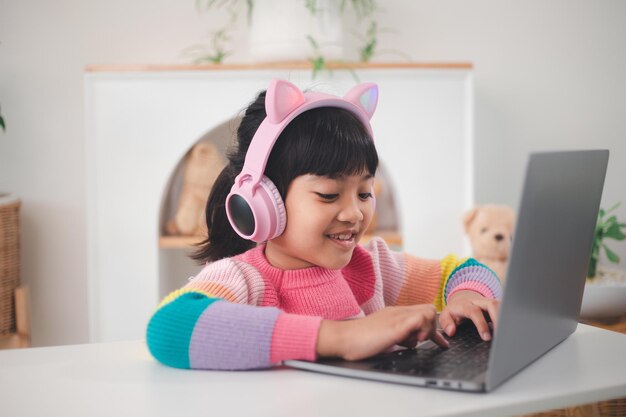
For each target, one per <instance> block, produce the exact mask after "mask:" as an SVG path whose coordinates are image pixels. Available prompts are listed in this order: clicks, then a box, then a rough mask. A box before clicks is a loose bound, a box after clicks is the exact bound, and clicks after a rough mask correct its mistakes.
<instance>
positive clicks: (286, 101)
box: [226, 79, 378, 242]
mask: <svg viewBox="0 0 626 417" xmlns="http://www.w3.org/2000/svg"><path fill="white" fill-rule="evenodd" d="M377 103H378V86H377V85H376V84H373V83H366V84H359V85H357V86H355V87H354V88H352V89H351V90H350V91H349V92H348V93H347V94H346V95H345V97H343V98H341V97H336V96H332V95H329V94H323V93H314V92H306V93H303V92H302V91H300V90H299V89H298V87H296V86H295V85H293V84H291V83H290V82H288V81H285V80H277V79H275V80H272V81H271V82H270V85H269V87H268V88H267V93H266V95H265V111H266V113H267V117H266V118H265V119H264V120H263V122H262V123H261V125H260V126H259V128H258V130H257V131H256V133H255V134H254V137H253V138H252V141H251V142H250V147H249V148H248V152H247V153H246V159H245V161H244V165H243V169H242V170H241V173H240V174H239V175H238V176H237V178H235V183H234V184H233V187H232V188H231V190H230V193H229V194H228V196H227V197H226V214H227V216H228V220H229V221H230V224H231V226H232V227H233V229H234V230H235V232H237V234H238V235H239V236H241V237H243V238H244V239H248V240H252V241H254V242H264V241H266V240H269V239H273V238H275V237H277V236H280V234H281V233H282V232H283V230H284V229H285V225H286V224H287V215H286V213H285V205H284V203H283V200H282V198H281V197H280V193H279V192H278V190H277V189H276V186H275V185H274V184H273V183H272V181H270V180H269V178H267V177H266V176H265V175H264V174H263V173H264V171H265V165H266V163H267V159H268V158H269V155H270V152H271V151H272V147H273V146H274V143H275V142H276V140H277V139H278V137H279V136H280V134H281V132H282V131H283V130H284V129H285V127H286V126H287V125H288V124H289V123H290V122H291V121H292V120H293V119H294V118H296V117H297V116H298V115H300V114H302V113H304V112H305V111H307V110H311V109H314V108H318V107H338V108H342V109H346V110H349V111H350V112H352V113H354V114H355V115H356V116H357V117H358V118H359V120H361V122H363V125H364V126H365V128H366V129H367V131H368V132H369V134H370V136H372V137H373V134H372V127H371V126H370V119H371V118H372V115H373V114H374V110H376V104H377Z"/></svg>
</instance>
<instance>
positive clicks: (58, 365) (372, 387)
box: [0, 325, 626, 417]
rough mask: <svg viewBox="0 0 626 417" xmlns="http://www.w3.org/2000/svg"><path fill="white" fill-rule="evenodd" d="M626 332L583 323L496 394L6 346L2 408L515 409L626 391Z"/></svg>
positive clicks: (492, 412)
mask: <svg viewBox="0 0 626 417" xmlns="http://www.w3.org/2000/svg"><path fill="white" fill-rule="evenodd" d="M625 353H626V335H622V334H618V333H615V332H610V331H607V330H601V329H598V328H594V327H590V326H586V325H580V326H579V327H578V329H577V331H576V332H575V333H574V334H573V335H572V336H571V337H570V338H568V339H567V340H566V341H564V342H563V343H562V344H560V345H559V346H557V347H556V348H554V349H553V350H552V351H550V352H548V353H547V354H546V355H544V356H543V357H542V358H540V359H539V360H538V361H536V362H535V363H533V364H532V365H530V366H529V367H528V368H526V369H525V370H524V371H522V372H521V373H520V374H518V375H516V376H514V377H513V378H512V379H510V380H509V381H507V382H505V383H504V384H503V385H501V386H500V387H498V388H497V389H496V390H495V391H493V392H491V393H489V394H468V393H457V392H449V391H440V390H435V389H427V388H418V387H410V386H403V385H396V384H388V383H382V382H372V381H364V380H356V379H350V378H343V377H337V376H329V375H323V374H316V373H311V372H305V371H298V370H292V369H287V368H275V369H271V370H263V371H246V372H215V371H189V370H178V369H173V368H168V367H165V366H162V365H160V364H158V363H156V362H155V361H154V360H153V359H152V357H151V356H150V354H149V353H148V351H147V348H146V346H145V344H144V343H143V342H141V341H133V342H114V343H102V344H91V345H73V346H62V347H49V348H34V349H17V350H7V351H0V398H1V399H0V415H2V416H4V417H19V416H48V415H50V416H53V415H62V416H66V417H72V416H81V417H83V416H91V417H95V416H133V417H139V416H150V417H157V416H168V417H171V416H185V417H192V416H200V415H202V416H220V417H221V416H229V415H237V416H271V417H278V416H289V417H293V416H298V417H306V416H333V415H336V416H342V417H343V416H359V417H366V416H375V417H386V416H393V417H401V416H482V417H488V416H512V415H519V414H526V413H531V412H536V411H541V410H545V409H550V408H558V407H565V406H571V405H576V404H583V403H589V402H595V401H601V400H606V399H610V398H616V397H622V396H626V356H624V355H625Z"/></svg>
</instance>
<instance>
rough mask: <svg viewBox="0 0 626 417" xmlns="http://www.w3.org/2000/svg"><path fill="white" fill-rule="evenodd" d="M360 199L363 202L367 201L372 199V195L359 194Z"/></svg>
mask: <svg viewBox="0 0 626 417" xmlns="http://www.w3.org/2000/svg"><path fill="white" fill-rule="evenodd" d="M359 198H360V199H361V200H367V199H368V198H372V193H359Z"/></svg>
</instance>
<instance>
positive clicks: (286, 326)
mask: <svg viewBox="0 0 626 417" xmlns="http://www.w3.org/2000/svg"><path fill="white" fill-rule="evenodd" d="M321 322H322V318H321V317H314V316H302V315H298V314H287V313H283V314H281V315H280V316H278V318H277V319H276V324H275V325H274V332H273V333H272V349H271V352H270V361H271V362H272V363H278V362H281V361H284V360H287V359H302V360H307V361H314V360H315V359H316V358H317V353H316V346H317V336H318V333H319V328H320V324H321Z"/></svg>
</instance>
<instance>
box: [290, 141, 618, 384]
mask: <svg viewBox="0 0 626 417" xmlns="http://www.w3.org/2000/svg"><path fill="white" fill-rule="evenodd" d="M608 158H609V151H608V150H588V151H566V152H545V153H534V154H531V155H530V158H529V161H528V165H527V168H526V179H525V182H524V188H523V193H522V199H521V203H520V207H519V210H518V218H517V224H516V227H515V235H514V239H513V245H512V248H511V255H510V257H509V265H508V270H507V281H506V286H505V288H504V295H503V298H502V303H501V305H500V316H499V323H498V328H497V329H496V331H495V332H494V334H493V338H492V340H491V341H490V342H484V341H482V339H481V338H480V337H479V336H478V334H477V333H478V332H477V331H476V329H475V327H474V325H473V324H472V323H471V322H467V323H465V324H464V325H461V326H459V329H458V331H457V334H456V335H455V336H454V337H452V338H448V340H449V341H450V345H451V347H450V348H449V349H442V348H440V347H438V346H437V345H435V344H434V343H433V342H432V341H427V342H424V343H422V344H420V345H418V346H417V347H416V348H413V349H402V350H397V351H393V352H387V353H383V354H380V355H377V356H374V357H372V358H369V359H365V360H361V361H345V360H342V359H337V358H324V359H320V360H318V361H317V362H307V361H298V360H288V361H285V362H284V364H285V365H286V366H289V367H293V368H299V369H304V370H309V371H315V372H323V373H328V374H334V375H341V376H347V377H355V378H364V379H371V380H378V381H386V382H394V383H401V384H409V385H417V386H425V387H433V388H442V389H449V390H460V391H473V392H486V391H491V390H493V389H494V388H495V387H497V386H498V385H500V384H501V383H502V382H504V381H505V380H507V379H508V378H510V377H511V376H513V375H515V374H516V373H517V372H519V371H521V370H522V369H523V368H525V367H526V366H528V365H529V364H531V363H532V362H534V361H535V360H536V359H538V358H539V357H541V356H542V355H543V354H545V353H546V352H548V351H549V350H550V349H552V348H553V347H555V346H556V345H558V344H559V343H561V342H562V341H563V340H565V339H566V338H567V337H568V336H569V335H570V334H572V333H573V332H574V331H575V330H576V327H577V325H578V319H579V314H580V307H581V303H582V297H583V291H584V287H585V278H586V275H587V266H588V262H589V258H590V255H591V246H592V237H593V233H594V230H595V225H596V221H597V216H598V210H599V208H600V199H601V196H602V189H603V186H604V178H605V175H606V168H607V164H608Z"/></svg>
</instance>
